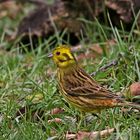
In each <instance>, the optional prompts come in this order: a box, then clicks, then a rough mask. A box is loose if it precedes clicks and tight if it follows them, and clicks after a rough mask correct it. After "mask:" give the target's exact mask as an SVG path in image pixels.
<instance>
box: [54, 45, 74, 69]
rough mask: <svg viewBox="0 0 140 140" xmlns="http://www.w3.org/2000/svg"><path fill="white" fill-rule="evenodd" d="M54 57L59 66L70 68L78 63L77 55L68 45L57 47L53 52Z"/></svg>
mask: <svg viewBox="0 0 140 140" xmlns="http://www.w3.org/2000/svg"><path fill="white" fill-rule="evenodd" d="M52 57H53V61H54V63H55V64H56V65H57V66H58V67H59V68H68V67H70V66H72V65H73V64H75V63H76V60H75V57H74V56H73V54H72V52H71V50H70V48H69V47H68V46H67V45H61V46H59V47H56V48H55V49H54V50H53V52H52Z"/></svg>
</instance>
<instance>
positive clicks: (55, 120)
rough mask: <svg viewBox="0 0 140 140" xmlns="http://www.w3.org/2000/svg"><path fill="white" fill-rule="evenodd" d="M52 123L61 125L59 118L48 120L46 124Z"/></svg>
mask: <svg viewBox="0 0 140 140" xmlns="http://www.w3.org/2000/svg"><path fill="white" fill-rule="evenodd" d="M52 122H55V123H62V119H60V118H54V119H51V120H48V123H52Z"/></svg>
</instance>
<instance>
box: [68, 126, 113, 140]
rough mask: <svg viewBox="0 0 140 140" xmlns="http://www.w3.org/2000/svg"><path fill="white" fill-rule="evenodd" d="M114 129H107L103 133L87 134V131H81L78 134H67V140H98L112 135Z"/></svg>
mask: <svg viewBox="0 0 140 140" xmlns="http://www.w3.org/2000/svg"><path fill="white" fill-rule="evenodd" d="M114 130H115V129H114V128H109V129H105V130H102V131H93V132H85V131H79V132H78V133H77V134H72V133H67V134H66V140H71V139H75V140H84V139H88V140H96V139H98V138H104V137H107V136H108V135H110V134H112V133H113V132H114Z"/></svg>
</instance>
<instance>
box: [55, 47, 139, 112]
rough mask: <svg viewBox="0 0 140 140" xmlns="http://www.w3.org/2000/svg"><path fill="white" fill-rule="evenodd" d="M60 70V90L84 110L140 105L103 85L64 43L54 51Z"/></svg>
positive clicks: (58, 73)
mask: <svg viewBox="0 0 140 140" xmlns="http://www.w3.org/2000/svg"><path fill="white" fill-rule="evenodd" d="M53 60H54V62H55V63H56V65H57V67H58V70H57V76H58V83H59V90H60V92H61V94H62V95H63V96H64V98H65V99H66V100H67V101H68V102H69V103H71V104H72V105H74V106H75V107H77V108H79V109H80V110H81V111H83V112H100V111H101V110H102V109H106V108H112V107H117V106H133V107H136V108H140V106H138V105H135V104H131V103H129V102H126V101H124V100H123V99H122V98H121V97H119V96H117V95H115V94H113V93H112V92H110V91H109V90H107V89H105V88H104V87H101V86H100V85H99V84H98V83H97V82H96V81H95V80H93V79H92V78H91V76H89V75H88V74H87V73H86V72H85V71H84V70H83V69H82V68H81V67H80V66H79V64H78V63H77V61H76V59H75V57H74V56H73V54H72V53H71V50H70V48H69V47H67V46H65V45H62V46H60V47H57V48H56V49H55V50H54V51H53Z"/></svg>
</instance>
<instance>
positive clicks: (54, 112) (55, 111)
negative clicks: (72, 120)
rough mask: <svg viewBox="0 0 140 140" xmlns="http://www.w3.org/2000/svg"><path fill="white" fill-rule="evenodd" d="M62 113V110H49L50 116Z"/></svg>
mask: <svg viewBox="0 0 140 140" xmlns="http://www.w3.org/2000/svg"><path fill="white" fill-rule="evenodd" d="M62 112H64V109H62V108H54V109H52V110H51V114H52V115H53V114H59V113H62Z"/></svg>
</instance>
